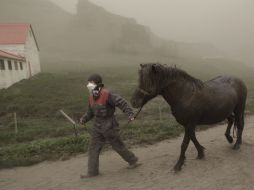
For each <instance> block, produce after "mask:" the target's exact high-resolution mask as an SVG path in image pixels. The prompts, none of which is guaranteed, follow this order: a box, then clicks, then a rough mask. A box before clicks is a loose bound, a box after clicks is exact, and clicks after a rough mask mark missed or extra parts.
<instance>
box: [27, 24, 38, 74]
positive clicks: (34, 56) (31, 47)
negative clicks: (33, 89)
mask: <svg viewBox="0 0 254 190" xmlns="http://www.w3.org/2000/svg"><path fill="white" fill-rule="evenodd" d="M24 48H25V58H26V62H27V65H28V66H29V64H30V66H31V74H32V76H33V75H35V74H37V73H39V72H41V65H40V57H39V51H38V48H37V46H36V42H35V39H34V36H33V33H32V31H31V29H30V31H29V33H28V35H27V40H26V44H25V47H24Z"/></svg>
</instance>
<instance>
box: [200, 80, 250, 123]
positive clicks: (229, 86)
mask: <svg viewBox="0 0 254 190" xmlns="http://www.w3.org/2000/svg"><path fill="white" fill-rule="evenodd" d="M204 84H205V85H204V89H203V91H202V94H203V100H204V102H205V104H204V106H202V107H203V109H202V117H201V123H203V124H206V123H207V124H208V123H213V122H219V121H222V120H224V119H226V117H227V116H229V115H230V114H232V112H234V110H235V109H236V107H239V106H240V107H243V109H244V106H245V101H246V96H247V89H246V86H245V84H244V82H243V81H242V80H241V79H239V78H236V77H231V76H219V77H216V78H214V79H212V80H209V81H207V82H205V83H204Z"/></svg>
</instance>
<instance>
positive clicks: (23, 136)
mask: <svg viewBox="0 0 254 190" xmlns="http://www.w3.org/2000/svg"><path fill="white" fill-rule="evenodd" d="M186 62H188V61H186ZM188 63H189V64H190V65H188V64H187V63H185V64H180V65H181V67H182V68H183V69H186V70H187V71H188V72H189V73H190V74H192V75H194V76H196V77H198V78H201V79H204V80H207V79H209V78H212V76H213V77H214V76H216V75H218V74H224V73H226V74H228V73H227V67H222V66H221V67H220V70H217V69H213V67H212V66H211V65H202V63H201V62H200V63H197V66H195V67H191V65H193V63H192V62H190V61H189V62H188ZM217 67H218V64H217V65H216V67H215V68H217ZM204 68H206V69H207V71H206V72H203V71H202V70H204ZM137 69H138V66H137V65H135V64H133V65H127V64H125V65H119V64H118V65H117V64H114V65H111V66H109V65H107V66H100V67H99V66H93V67H91V68H88V67H84V68H81V69H80V71H79V72H77V71H76V72H62V73H41V74H39V75H37V76H35V77H33V78H32V79H30V80H23V81H21V82H19V83H17V84H15V85H13V86H12V87H10V88H9V89H6V90H0V168H6V167H14V166H26V165H31V164H35V163H38V162H41V161H44V160H55V159H67V158H69V157H70V156H72V155H76V154H79V153H84V152H86V150H87V147H88V144H89V135H88V133H87V130H86V128H85V127H84V126H83V127H82V126H79V132H80V136H79V137H78V138H75V137H74V135H73V134H74V131H73V126H72V125H71V124H70V123H69V122H68V121H66V120H65V119H64V118H63V116H62V115H61V114H60V113H59V109H64V111H65V112H66V113H68V114H69V115H70V116H71V117H72V118H74V119H75V120H78V119H79V117H80V116H81V115H82V114H83V113H84V112H85V110H86V108H87V103H88V101H87V98H88V93H87V89H86V87H85V85H86V79H87V78H88V76H89V75H90V74H91V73H94V72H99V73H100V74H101V75H102V76H103V78H104V83H105V84H106V86H107V87H108V88H109V89H110V90H111V91H112V92H114V93H118V94H120V95H121V96H123V97H124V98H125V99H127V100H129V99H130V96H131V94H132V92H133V90H134V88H135V85H136V83H137ZM250 72H252V71H250ZM242 73H244V71H242V70H239V73H238V75H241V76H242V77H241V76H240V77H241V78H243V79H244V81H245V82H246V84H247V86H248V90H249V94H248V100H247V109H248V110H249V111H251V112H254V110H253V104H254V86H253V79H254V77H252V75H251V74H249V73H246V74H245V75H242ZM158 105H161V110H162V117H161V118H160V116H159V113H158ZM13 112H16V113H17V116H18V133H17V134H15V126H14V123H13V116H12V115H11V114H12V113H13ZM117 115H118V120H119V121H120V123H121V125H120V127H123V126H124V124H125V123H126V122H127V118H126V116H125V115H124V114H122V113H121V112H120V111H117ZM87 127H88V128H91V127H92V123H89V124H88V125H87ZM121 131H122V138H123V139H124V141H125V142H126V143H127V144H128V145H133V144H140V143H145V144H147V143H148V144H150V143H154V142H157V141H160V140H164V139H167V138H172V137H176V136H178V135H179V134H180V133H181V132H182V131H183V128H182V127H181V126H179V125H178V124H177V123H176V121H175V120H174V118H173V117H172V116H171V115H170V109H169V106H168V105H167V104H166V103H165V102H164V101H163V100H162V99H160V98H156V99H155V100H152V101H151V102H149V104H147V105H146V106H145V107H144V109H143V111H142V112H141V114H140V115H139V117H138V119H137V120H135V121H134V122H132V123H131V124H130V125H129V126H128V127H126V128H124V129H122V130H121Z"/></svg>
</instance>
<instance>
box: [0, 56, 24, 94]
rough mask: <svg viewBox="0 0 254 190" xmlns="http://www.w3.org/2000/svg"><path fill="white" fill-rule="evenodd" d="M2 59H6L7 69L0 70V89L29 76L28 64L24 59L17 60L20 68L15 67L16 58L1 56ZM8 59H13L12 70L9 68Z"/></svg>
mask: <svg viewBox="0 0 254 190" xmlns="http://www.w3.org/2000/svg"><path fill="white" fill-rule="evenodd" d="M0 59H1V60H4V64H5V70H0V89H2V88H8V87H9V86H11V85H12V84H14V83H16V82H18V81H20V80H22V79H26V78H28V77H27V76H28V73H27V64H26V63H25V62H24V61H17V64H18V70H16V69H15V64H14V62H15V61H16V60H13V59H6V58H1V57H0ZM8 60H10V61H11V64H12V70H9V68H8ZM20 62H22V65H23V70H21V68H20Z"/></svg>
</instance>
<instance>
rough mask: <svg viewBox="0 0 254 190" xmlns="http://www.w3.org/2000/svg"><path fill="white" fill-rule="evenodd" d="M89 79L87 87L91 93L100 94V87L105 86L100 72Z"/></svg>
mask: <svg viewBox="0 0 254 190" xmlns="http://www.w3.org/2000/svg"><path fill="white" fill-rule="evenodd" d="M87 81H88V84H87V88H88V90H89V92H90V94H93V96H99V92H100V89H101V87H103V86H104V85H103V84H102V77H101V76H100V75H98V74H92V75H91V76H89V77H88V79H87Z"/></svg>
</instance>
